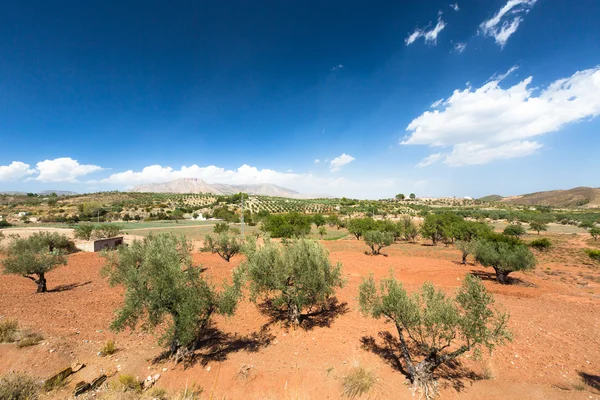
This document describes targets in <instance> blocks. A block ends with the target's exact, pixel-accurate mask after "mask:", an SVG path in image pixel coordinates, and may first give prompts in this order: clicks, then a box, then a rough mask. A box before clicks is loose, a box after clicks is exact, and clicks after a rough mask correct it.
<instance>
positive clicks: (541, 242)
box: [529, 238, 552, 251]
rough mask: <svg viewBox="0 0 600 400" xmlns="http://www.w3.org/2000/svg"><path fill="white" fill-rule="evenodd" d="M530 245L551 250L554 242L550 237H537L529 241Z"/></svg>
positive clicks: (541, 249)
mask: <svg viewBox="0 0 600 400" xmlns="http://www.w3.org/2000/svg"><path fill="white" fill-rule="evenodd" d="M529 246H530V247H533V248H534V249H538V250H540V251H544V250H549V249H550V248H551V247H552V242H551V241H550V239H548V238H541V239H535V240H532V241H531V242H530V243H529Z"/></svg>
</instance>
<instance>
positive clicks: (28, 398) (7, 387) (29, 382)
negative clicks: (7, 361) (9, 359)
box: [0, 372, 41, 400]
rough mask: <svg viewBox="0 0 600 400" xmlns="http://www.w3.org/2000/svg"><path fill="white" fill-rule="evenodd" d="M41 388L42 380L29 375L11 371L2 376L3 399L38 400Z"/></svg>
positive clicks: (0, 388)
mask: <svg viewBox="0 0 600 400" xmlns="http://www.w3.org/2000/svg"><path fill="white" fill-rule="evenodd" d="M40 388H41V385H40V382H39V381H38V380H36V379H34V378H32V377H30V376H28V375H24V374H20V373H14V372H11V373H8V374H6V375H3V376H2V377H0V399H2V400H37V399H38V398H39V392H40Z"/></svg>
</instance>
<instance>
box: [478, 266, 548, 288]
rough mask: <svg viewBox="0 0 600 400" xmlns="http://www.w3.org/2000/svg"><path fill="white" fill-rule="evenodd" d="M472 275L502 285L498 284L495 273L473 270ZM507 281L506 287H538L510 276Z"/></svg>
mask: <svg viewBox="0 0 600 400" xmlns="http://www.w3.org/2000/svg"><path fill="white" fill-rule="evenodd" d="M470 274H471V275H473V276H476V277H477V278H479V279H481V280H482V281H491V282H496V283H498V284H500V283H499V282H498V280H497V279H496V274H495V273H494V272H486V271H479V270H474V269H473V270H471V272H470ZM506 280H507V281H508V283H507V284H506V285H504V286H524V287H537V285H535V284H534V283H531V282H527V281H524V280H523V279H520V278H515V277H514V276H510V275H509V276H508V277H507V278H506Z"/></svg>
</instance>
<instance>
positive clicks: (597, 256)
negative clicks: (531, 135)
mask: <svg viewBox="0 0 600 400" xmlns="http://www.w3.org/2000/svg"><path fill="white" fill-rule="evenodd" d="M585 253H586V254H587V255H588V257H589V258H591V259H592V260H596V261H600V250H594V249H585Z"/></svg>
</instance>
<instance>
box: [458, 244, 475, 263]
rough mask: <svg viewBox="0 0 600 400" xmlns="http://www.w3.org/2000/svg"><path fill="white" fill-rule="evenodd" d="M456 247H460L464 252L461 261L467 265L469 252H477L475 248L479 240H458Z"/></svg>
mask: <svg viewBox="0 0 600 400" xmlns="http://www.w3.org/2000/svg"><path fill="white" fill-rule="evenodd" d="M456 248H457V249H459V250H460V251H461V253H462V261H461V263H462V264H463V265H466V264H467V257H468V256H469V254H474V253H475V249H476V248H477V242H475V241H470V242H467V241H466V240H459V241H457V242H456Z"/></svg>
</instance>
